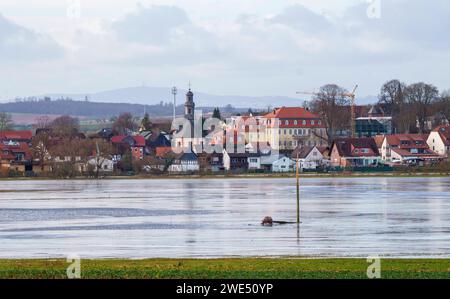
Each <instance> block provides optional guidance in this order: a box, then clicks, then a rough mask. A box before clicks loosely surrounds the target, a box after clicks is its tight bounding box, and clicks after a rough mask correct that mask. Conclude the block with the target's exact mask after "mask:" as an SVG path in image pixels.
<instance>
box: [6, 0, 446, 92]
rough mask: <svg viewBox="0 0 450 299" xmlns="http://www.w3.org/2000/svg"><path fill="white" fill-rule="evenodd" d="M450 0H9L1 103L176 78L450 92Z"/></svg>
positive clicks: (223, 85)
mask: <svg viewBox="0 0 450 299" xmlns="http://www.w3.org/2000/svg"><path fill="white" fill-rule="evenodd" d="M448 28H450V1H448V0H433V1H426V0H304V1H301V0H164V1H162V0H158V1H153V0H140V1H138V2H137V1H130V0H33V1H29V0H14V1H13V0H0V100H7V99H12V98H14V97H16V96H30V95H37V94H45V93H94V92H98V91H102V90H109V89H116V88H123V87H130V86H141V85H147V86H155V87H157V86H173V85H176V86H178V87H180V88H187V86H188V82H189V81H191V82H192V87H193V89H194V90H198V91H202V92H207V93H211V94H217V95H248V96H255V95H256V96H263V95H279V96H291V97H295V93H296V91H316V90H318V88H319V87H320V86H322V85H324V84H328V83H335V84H339V85H341V86H342V87H344V88H347V89H350V90H351V89H352V88H353V86H354V85H355V84H358V85H359V86H360V87H359V95H360V96H368V95H377V94H378V92H379V89H380V87H381V85H382V84H383V83H384V82H386V81H388V80H390V79H394V78H396V79H400V80H402V81H405V82H406V83H414V82H419V81H424V82H427V83H432V84H434V85H436V86H437V87H438V88H440V89H441V90H446V89H449V88H450V81H449V80H448V79H449V71H448V70H449V69H450V59H449V54H448V53H450V51H449V50H450V38H449V33H448Z"/></svg>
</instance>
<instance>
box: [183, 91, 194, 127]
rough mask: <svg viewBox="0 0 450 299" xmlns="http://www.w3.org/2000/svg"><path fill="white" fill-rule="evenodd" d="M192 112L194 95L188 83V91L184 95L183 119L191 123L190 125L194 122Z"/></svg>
mask: <svg viewBox="0 0 450 299" xmlns="http://www.w3.org/2000/svg"><path fill="white" fill-rule="evenodd" d="M194 111H195V103H194V93H193V92H192V91H191V84H190V83H189V91H188V92H187V94H186V102H185V103H184V118H186V119H188V120H189V121H191V123H193V122H194Z"/></svg>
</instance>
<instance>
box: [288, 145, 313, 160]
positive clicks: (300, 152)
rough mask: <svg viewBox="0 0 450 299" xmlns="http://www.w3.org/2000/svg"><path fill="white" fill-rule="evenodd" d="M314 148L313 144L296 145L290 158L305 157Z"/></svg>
mask: <svg viewBox="0 0 450 299" xmlns="http://www.w3.org/2000/svg"><path fill="white" fill-rule="evenodd" d="M313 149H314V146H297V147H296V148H295V149H294V150H293V151H292V158H295V159H296V158H297V156H298V158H299V159H305V158H306V157H308V155H309V153H310V152H311V151H312V150H313Z"/></svg>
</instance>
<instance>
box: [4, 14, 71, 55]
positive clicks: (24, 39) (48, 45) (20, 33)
mask: <svg viewBox="0 0 450 299" xmlns="http://www.w3.org/2000/svg"><path fill="white" fill-rule="evenodd" d="M62 55H63V49H62V48H61V47H60V46H59V45H58V44H57V43H56V42H55V41H54V40H53V39H52V38H51V37H50V36H48V35H44V34H39V33H36V32H33V31H31V30H29V29H27V28H25V27H22V26H19V25H17V24H15V23H13V22H11V21H9V20H8V19H6V18H5V17H3V16H2V15H1V14H0V63H18V62H29V61H42V60H47V59H54V58H60V57H61V56H62Z"/></svg>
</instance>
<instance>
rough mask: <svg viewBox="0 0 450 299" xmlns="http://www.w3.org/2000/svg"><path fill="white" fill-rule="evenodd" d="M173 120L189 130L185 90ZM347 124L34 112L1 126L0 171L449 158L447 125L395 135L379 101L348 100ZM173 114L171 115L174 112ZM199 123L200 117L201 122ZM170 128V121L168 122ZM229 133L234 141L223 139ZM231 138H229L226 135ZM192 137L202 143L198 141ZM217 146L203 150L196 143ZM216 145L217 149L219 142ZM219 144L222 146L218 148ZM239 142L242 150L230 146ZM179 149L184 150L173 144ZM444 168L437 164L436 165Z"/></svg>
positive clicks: (322, 165) (225, 170)
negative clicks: (86, 127)
mask: <svg viewBox="0 0 450 299" xmlns="http://www.w3.org/2000/svg"><path fill="white" fill-rule="evenodd" d="M184 106H185V114H184V116H183V117H182V118H181V120H185V121H187V123H188V124H191V127H192V128H191V130H192V132H193V131H194V126H195V124H194V118H195V101H194V94H193V92H192V91H191V90H189V92H188V93H187V94H186V101H185V104H184ZM353 108H354V109H350V110H352V111H353V110H354V111H355V114H357V115H356V118H355V125H354V126H350V127H353V130H355V131H354V132H353V133H352V132H351V131H350V129H347V130H341V131H340V132H339V136H338V137H337V138H334V139H333V140H332V141H330V140H328V138H327V132H328V129H329V128H328V127H327V121H326V120H324V119H323V117H322V116H320V115H318V114H315V113H313V112H311V111H310V109H309V108H307V107H280V108H274V109H273V110H272V111H270V112H267V113H259V114H258V115H253V114H252V113H251V112H249V113H248V115H231V116H230V117H228V118H227V122H225V121H223V120H222V118H221V116H220V111H219V109H218V108H217V109H216V110H215V111H214V113H213V115H212V117H213V119H215V120H217V124H216V126H210V127H209V128H206V130H205V128H204V127H203V128H201V129H200V132H201V133H200V136H195V138H192V136H194V135H192V136H188V137H189V138H186V137H185V136H184V135H180V134H179V133H180V131H182V129H183V128H182V127H183V126H180V127H179V128H174V123H175V122H174V123H173V124H172V125H171V122H170V120H168V121H167V122H162V123H152V122H151V121H150V119H149V117H148V115H145V116H144V117H143V118H142V119H141V123H140V125H137V124H135V123H134V121H133V117H132V115H130V114H128V113H124V114H122V115H120V116H119V117H118V118H117V120H116V122H115V123H114V124H113V127H112V128H104V129H102V130H101V131H99V132H97V133H95V134H88V135H86V134H84V133H81V132H80V131H79V129H78V128H77V119H75V118H72V117H70V116H61V117H59V118H57V119H55V120H53V121H49V120H48V119H45V118H44V119H40V121H39V122H38V123H37V124H36V125H35V130H33V131H31V130H30V131H6V130H2V131H0V141H1V143H0V157H1V163H0V165H1V168H0V169H1V172H0V174H1V176H3V177H8V176H9V177H23V176H27V177H40V176H43V177H59V178H72V177H77V176H89V177H97V178H98V177H104V176H108V175H136V174H151V175H164V174H167V175H169V174H187V175H189V174H246V173H289V172H294V171H296V167H297V166H296V165H297V161H298V165H299V171H301V172H312V173H314V172H319V173H323V172H342V171H351V172H357V171H365V172H371V171H393V170H396V169H397V170H405V169H408V168H420V167H428V168H429V167H439V166H442V165H447V163H448V156H449V152H450V125H448V124H442V125H439V126H436V127H434V128H432V129H431V130H430V132H429V133H414V134H409V133H408V134H403V133H402V134H395V133H393V132H392V131H393V129H392V127H393V125H392V116H389V115H386V114H385V113H384V112H383V108H382V105H373V106H367V107H364V106H356V107H353ZM174 120H175V115H174ZM200 121H201V120H200ZM175 127H176V126H175ZM231 139H232V140H231ZM230 141H232V146H231V147H230V146H228V143H229V142H230ZM199 145H200V148H199V147H198V146H199ZM205 145H209V146H213V147H215V150H214V151H209V152H207V151H204V150H203V149H204V146H205ZM218 145H219V147H217V146H218ZM225 145H227V146H225ZM238 146H240V147H241V149H240V150H238V151H237V150H236V149H237V147H238ZM177 147H182V150H181V151H180V150H177V149H176V148H177ZM441 168H442V167H441Z"/></svg>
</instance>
